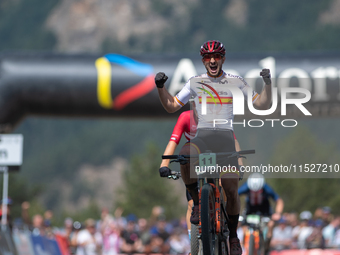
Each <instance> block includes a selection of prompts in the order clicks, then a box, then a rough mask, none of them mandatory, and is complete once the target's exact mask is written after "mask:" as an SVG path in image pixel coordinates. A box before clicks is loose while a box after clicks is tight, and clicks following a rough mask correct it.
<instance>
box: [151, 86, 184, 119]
mask: <svg viewBox="0 0 340 255" xmlns="http://www.w3.org/2000/svg"><path fill="white" fill-rule="evenodd" d="M157 91H158V95H159V99H160V100H161V103H162V105H163V107H164V109H165V110H166V111H167V112H169V113H173V112H176V111H178V110H179V109H180V108H181V107H182V106H181V105H179V104H178V103H177V102H176V99H175V97H174V96H172V95H171V94H170V93H169V92H168V91H167V89H166V88H165V87H163V88H157Z"/></svg>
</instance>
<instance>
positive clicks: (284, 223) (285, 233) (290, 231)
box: [270, 206, 340, 251]
mask: <svg viewBox="0 0 340 255" xmlns="http://www.w3.org/2000/svg"><path fill="white" fill-rule="evenodd" d="M270 247H271V250H278V251H280V250H285V249H326V248H329V249H339V248H340V216H337V215H333V214H332V213H331V208H330V207H327V206H326V207H320V208H317V209H316V211H315V212H314V213H312V212H310V211H303V212H301V213H300V214H297V213H285V214H283V216H282V218H281V219H280V220H279V221H278V222H277V224H276V227H275V228H274V230H273V236H272V239H271V242H270Z"/></svg>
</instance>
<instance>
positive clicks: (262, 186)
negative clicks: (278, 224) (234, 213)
mask: <svg viewBox="0 0 340 255" xmlns="http://www.w3.org/2000/svg"><path fill="white" fill-rule="evenodd" d="M238 194H239V195H246V196H247V198H246V215H248V214H258V213H260V214H261V215H262V216H270V217H271V220H270V222H269V223H268V232H267V238H266V249H268V248H269V243H270V240H271V237H272V234H273V228H274V221H278V220H280V218H281V215H282V211H283V207H284V202H283V200H282V199H281V198H280V197H279V196H278V195H277V194H276V193H275V192H274V190H273V189H272V188H271V187H270V186H269V185H268V184H267V183H266V182H265V178H264V176H263V175H262V174H260V173H252V174H251V175H250V176H249V178H248V180H247V182H246V183H244V184H243V185H242V186H241V187H240V188H239V189H238ZM269 198H271V199H273V200H274V201H275V203H276V205H275V211H274V212H273V211H272V208H271V207H270V203H269Z"/></svg>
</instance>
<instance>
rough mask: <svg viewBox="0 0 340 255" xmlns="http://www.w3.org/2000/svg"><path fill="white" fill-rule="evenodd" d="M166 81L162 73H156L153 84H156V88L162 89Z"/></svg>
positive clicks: (166, 77)
mask: <svg viewBox="0 0 340 255" xmlns="http://www.w3.org/2000/svg"><path fill="white" fill-rule="evenodd" d="M167 79H168V76H166V75H165V73H163V72H159V73H157V74H156V76H155V83H156V86H157V88H163V86H164V83H165V82H166V80H167Z"/></svg>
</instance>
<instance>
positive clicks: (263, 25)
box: [0, 0, 340, 220]
mask: <svg viewBox="0 0 340 255" xmlns="http://www.w3.org/2000/svg"><path fill="white" fill-rule="evenodd" d="M338 2H339V1H336V0H333V1H332V0H324V1H319V0H301V1H295V0H286V1H281V0H273V1H270V2H268V1H264V0H227V1H222V0H212V1H210V2H209V3H208V2H207V1H203V0H190V1H185V2H183V1H177V0H176V1H158V0H143V1H137V2H136V1H125V2H124V3H123V2H122V1H110V0H107V1H97V0H96V1H88V0H72V1H64V0H44V1H39V0H2V1H0V52H5V51H16V50H21V51H27V50H30V51H32V50H39V51H41V50H45V51H46V50H47V51H57V52H64V53H68V52H71V51H72V52H82V53H87V52H101V53H107V52H116V53H121V54H130V53H142V54H146V53H155V54H163V53H195V54H198V49H199V47H200V45H201V44H202V43H203V42H204V41H205V40H208V39H218V40H221V41H222V42H224V44H225V45H226V48H227V52H240V53H241V52H242V53H247V52H249V53H250V52H268V54H269V52H274V51H275V52H288V51H289V52H301V51H304V52H308V51H313V52H315V51H320V52H326V51H328V52H332V51H339V49H340V44H339V41H340V19H339V18H338V16H339V15H337V13H339V12H340V7H339V4H338ZM110 4H111V5H110ZM106 5H107V6H108V8H102V7H103V6H104V7H105V6H106ZM98 6H99V7H101V10H103V11H102V12H97V13H96V12H95V10H96V8H99V7H98ZM109 7H110V8H109ZM118 7H119V8H123V7H124V8H125V9H124V10H125V14H124V12H122V11H121V9H119V8H118ZM66 10H67V11H66ZM106 10H107V11H106ZM81 14H83V16H84V17H85V21H86V20H90V19H92V20H91V21H92V23H91V24H92V25H91V24H90V25H89V24H87V25H86V26H87V27H85V25H84V24H85V23H86V22H79V23H81V25H84V27H81V26H80V25H79V26H78V27H77V22H76V21H75V20H73V18H72V17H74V19H76V18H78V16H77V15H81ZM88 14H89V15H88ZM105 15H106V16H105ZM120 15H124V16H120ZM116 17H117V20H118V21H115V20H114V19H115V18H116ZM105 18H106V22H107V21H109V22H107V23H103V19H105ZM111 19H112V21H111ZM110 21H111V22H110ZM65 22H66V23H65ZM67 22H68V23H67ZM148 27H150V28H148ZM79 31H80V32H79ZM78 32H79V35H78V34H77V33H78ZM77 35H78V37H76V36H77ZM92 40H94V41H92ZM87 41H88V45H86V46H82V45H83V44H82V43H84V42H85V43H86V42H87ZM164 114H166V113H164ZM302 123H304V124H305V126H304V127H301V128H299V129H295V130H294V131H292V130H277V129H275V131H274V130H262V131H261V132H262V133H261V132H260V131H259V132H258V133H257V134H256V135H254V133H253V131H250V130H248V129H245V130H240V129H236V135H237V137H238V138H239V140H240V143H241V147H242V148H247V149H252V148H254V146H255V147H256V149H257V150H258V151H264V152H265V155H266V157H265V158H261V156H260V157H249V158H250V159H249V160H248V161H247V163H248V164H257V163H269V162H270V163H272V164H276V163H280V164H285V163H286V164H288V163H289V164H290V163H292V162H294V163H295V164H304V163H307V162H312V161H311V160H312V159H313V161H315V162H317V163H321V161H322V162H327V163H329V164H331V163H337V160H338V158H339V148H340V141H339V139H338V136H337V132H336V126H337V124H339V121H338V120H322V121H321V120H317V119H316V120H313V121H309V122H308V121H307V122H302ZM320 123H321V124H320ZM174 124H175V119H173V120H126V119H124V120H123V119H115V120H96V121H94V120H87V119H85V120H84V119H76V120H73V119H49V118H34V117H29V118H27V119H25V120H24V121H23V122H22V123H21V124H20V125H19V126H18V128H17V129H16V130H15V132H14V133H23V134H24V137H25V142H24V164H23V166H22V169H21V171H20V172H19V173H12V174H10V191H9V194H10V196H11V197H12V198H13V200H14V205H13V216H14V217H19V216H20V204H21V203H22V202H23V201H26V200H28V201H30V202H31V204H32V205H33V206H32V207H33V209H31V213H32V214H33V213H36V212H43V211H44V210H46V209H52V210H54V211H55V212H56V214H57V217H59V218H60V219H61V218H62V217H66V216H69V215H71V216H72V217H75V218H77V219H79V220H81V219H84V218H85V217H90V216H91V217H95V218H98V217H99V215H100V208H101V207H102V204H100V203H99V202H98V197H99V196H101V195H100V193H98V190H99V189H100V187H99V186H101V185H97V186H96V185H92V184H90V183H89V182H88V180H87V179H82V178H83V176H82V175H81V167H82V166H83V165H86V164H89V165H91V166H92V167H93V169H94V170H93V172H92V174H93V175H92V177H91V178H95V176H96V175H97V174H98V173H99V172H100V171H102V170H101V167H102V166H105V165H106V166H107V165H110V162H111V161H112V160H113V159H114V158H116V157H122V158H124V159H126V161H127V162H128V163H126V165H124V167H122V169H123V170H122V175H121V179H120V180H121V182H122V183H121V185H117V184H112V185H114V186H115V187H114V190H115V191H114V192H112V193H110V194H111V196H112V198H111V199H108V200H106V206H107V207H109V208H110V209H111V210H113V209H114V208H116V206H117V205H120V206H122V207H124V210H125V212H124V213H129V212H133V211H135V210H137V208H139V210H138V212H137V214H140V216H142V217H146V214H147V213H148V211H149V212H151V207H152V206H153V205H155V203H161V202H165V204H164V207H166V208H167V209H166V210H167V214H168V216H170V217H175V216H178V215H176V213H175V212H174V211H173V208H175V207H176V206H181V205H180V204H178V200H180V199H182V200H183V199H184V188H183V187H182V186H183V185H182V186H181V187H182V189H180V190H179V191H178V192H177V193H176V194H172V193H171V192H170V190H171V189H173V190H175V189H176V188H174V187H175V186H169V187H168V184H169V182H170V181H167V180H161V179H160V178H159V177H158V171H157V170H158V165H159V163H160V157H159V155H160V154H161V152H162V151H163V150H164V148H165V146H166V144H167V141H168V139H169V136H170V133H171V131H172V128H173V126H174ZM149 142H152V143H153V144H154V145H153V147H152V148H151V149H150V148H148V146H147V144H148V143H149ZM292 148H293V149H292ZM156 152H157V153H156ZM330 152H331V153H330ZM319 161H320V162H319ZM112 171H116V170H112ZM136 171H137V172H136ZM132 172H133V173H134V174H130V173H132ZM137 177H138V178H137ZM108 182H110V180H108ZM268 182H269V183H270V184H271V185H272V186H273V187H274V188H275V189H276V190H277V191H278V193H279V194H280V195H281V196H282V197H283V198H284V200H285V203H286V210H287V211H298V212H300V211H302V210H306V209H308V210H314V209H316V207H318V206H325V205H329V206H332V207H333V209H334V211H335V212H336V213H340V204H339V203H340V195H339V193H338V192H337V191H338V187H339V184H340V182H339V179H268ZM67 185H71V187H72V188H71V191H70V192H69V194H68V196H67V197H65V196H62V192H59V191H63V190H64V189H66V188H65V187H67ZM169 185H172V184H169ZM131 186H133V187H131ZM153 189H155V190H162V192H159V194H157V199H155V200H152V199H147V198H149V196H150V194H152V193H154V191H153ZM122 190H125V191H124V192H123V191H122ZM134 191H138V192H135V193H134ZM110 192H111V191H110ZM120 194H124V196H123V197H121V196H120ZM141 194H143V199H138V198H140V196H141ZM148 194H149V195H148ZM136 195H137V197H136ZM144 195H145V197H144ZM82 196H83V197H84V196H85V197H86V198H87V200H86V201H87V202H86V203H83V204H81V205H79V204H78V205H77V206H75V207H71V206H70V205H73V204H76V202H77V201H79V200H82V199H83V198H81V197H82ZM162 198H164V199H166V200H164V201H163V200H162ZM66 199H68V200H69V204H68V205H65V204H64V202H65V200H66ZM134 201H135V202H134ZM141 203H143V204H145V205H146V206H145V208H143V209H142V208H140V207H141V206H142V205H141ZM171 206H173V207H171ZM182 209H183V210H182V211H183V214H184V211H185V207H182Z"/></svg>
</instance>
